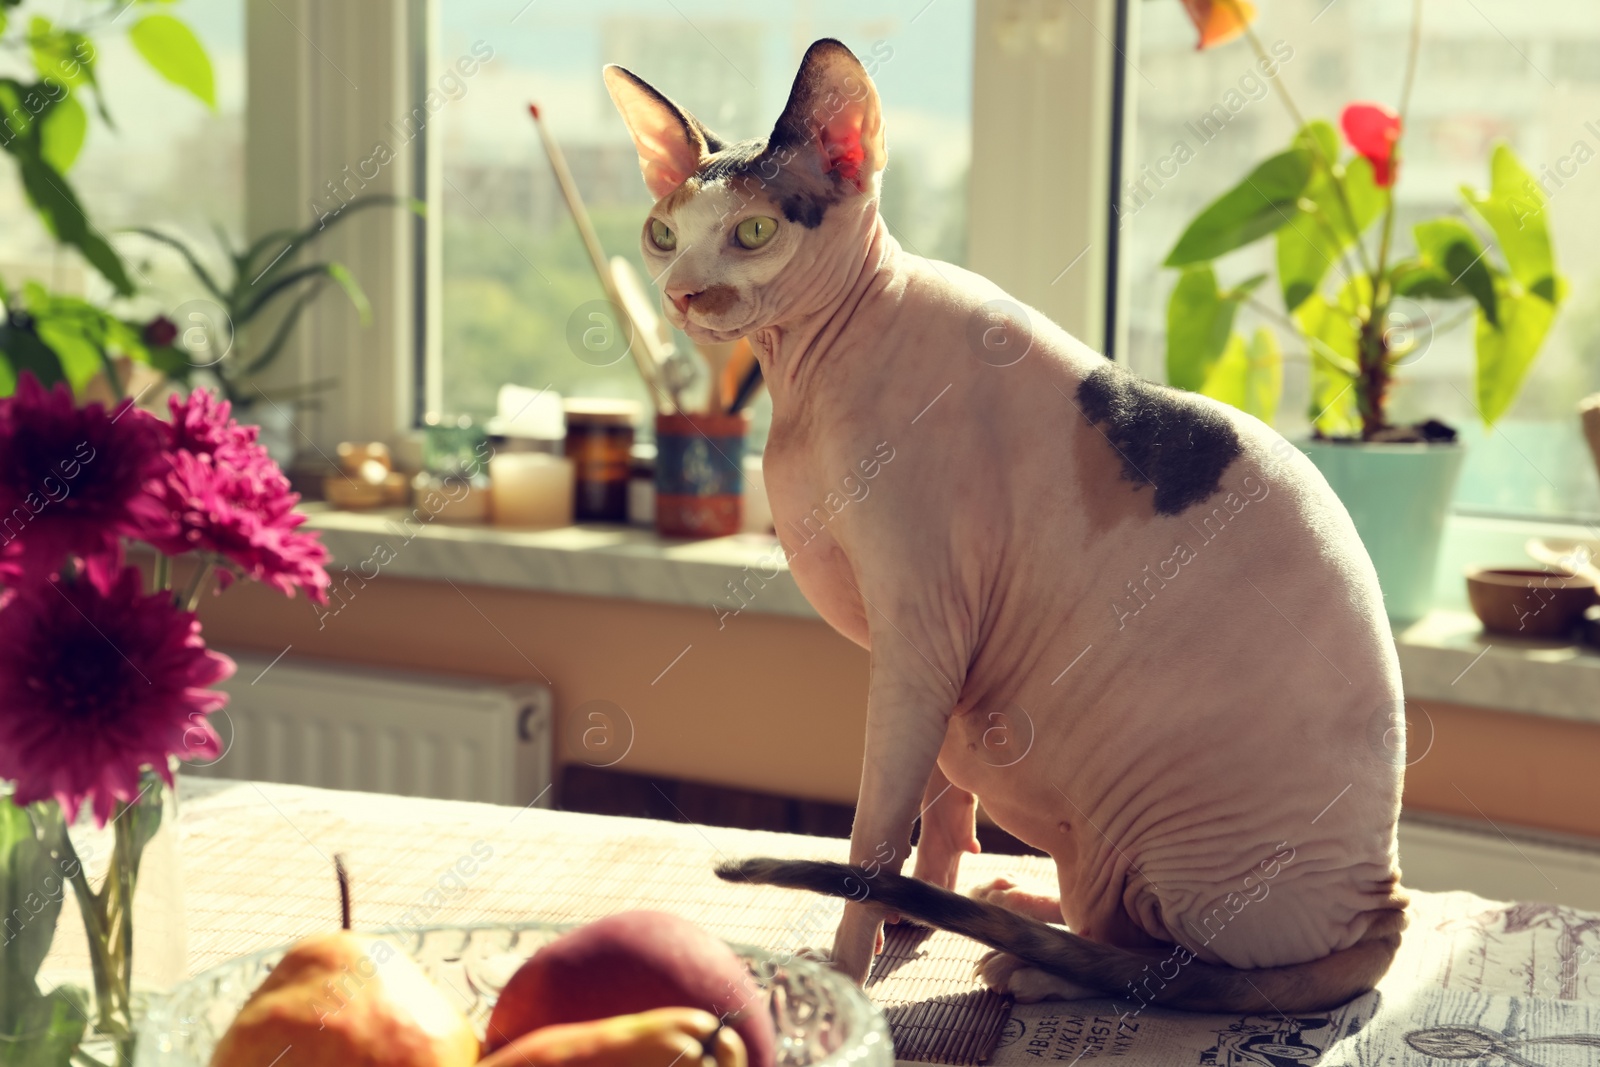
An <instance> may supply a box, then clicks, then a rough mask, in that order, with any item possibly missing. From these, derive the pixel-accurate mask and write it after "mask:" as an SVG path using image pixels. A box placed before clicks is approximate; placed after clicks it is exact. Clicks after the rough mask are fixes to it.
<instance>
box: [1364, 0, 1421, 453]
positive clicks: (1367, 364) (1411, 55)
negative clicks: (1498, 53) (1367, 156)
mask: <svg viewBox="0 0 1600 1067" xmlns="http://www.w3.org/2000/svg"><path fill="white" fill-rule="evenodd" d="M1421 51H1422V0H1414V3H1413V5H1412V9H1411V40H1410V43H1409V44H1408V46H1407V49H1406V72H1405V75H1404V76H1403V78H1402V80H1401V83H1400V112H1399V114H1400V131H1399V134H1398V135H1397V137H1396V140H1395V144H1394V149H1393V151H1394V154H1395V165H1398V163H1399V158H1400V142H1401V141H1402V140H1404V138H1405V135H1406V112H1407V110H1408V109H1409V108H1410V107H1411V89H1412V86H1413V85H1415V84H1416V78H1417V56H1418V54H1419V53H1420V52H1421ZM1384 192H1385V194H1386V195H1387V200H1386V202H1385V203H1384V206H1383V234H1382V236H1381V237H1379V239H1378V269H1377V271H1376V272H1375V273H1374V274H1373V275H1372V309H1371V314H1372V317H1371V319H1370V320H1368V322H1366V323H1365V324H1363V327H1362V330H1361V335H1362V341H1361V344H1360V346H1359V348H1358V353H1359V355H1360V357H1361V372H1362V394H1363V395H1362V397H1361V422H1362V436H1363V437H1368V438H1370V437H1371V436H1372V435H1373V434H1374V433H1375V432H1377V431H1378V430H1381V429H1382V428H1383V427H1384V426H1386V425H1388V421H1389V420H1388V412H1387V410H1386V409H1387V408H1388V393H1389V379H1390V377H1391V376H1392V368H1390V366H1389V352H1388V342H1387V341H1386V340H1384V337H1383V317H1384V316H1385V315H1387V314H1388V312H1389V300H1390V298H1391V296H1392V293H1391V292H1390V285H1389V274H1388V271H1389V248H1390V244H1391V242H1392V240H1393V237H1394V215H1395V197H1394V182H1393V181H1391V182H1390V183H1389V187H1388V188H1387V189H1385V190H1384ZM1369 394H1370V395H1369Z"/></svg>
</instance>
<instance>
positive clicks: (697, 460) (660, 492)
mask: <svg viewBox="0 0 1600 1067" xmlns="http://www.w3.org/2000/svg"><path fill="white" fill-rule="evenodd" d="M749 429H750V417H749V416H748V415H747V414H745V413H744V412H740V413H738V414H736V415H725V414H722V413H720V412H719V413H714V414H703V415H687V414H680V415H657V416H656V532H657V533H659V534H660V535H661V536H662V537H728V536H730V535H732V534H736V533H738V532H739V523H740V520H741V517H742V514H743V507H742V502H743V489H744V469H743V464H744V440H745V435H746V433H748V432H749Z"/></svg>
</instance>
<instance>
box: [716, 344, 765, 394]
mask: <svg viewBox="0 0 1600 1067" xmlns="http://www.w3.org/2000/svg"><path fill="white" fill-rule="evenodd" d="M755 361H756V350H755V348H754V346H752V345H751V344H750V338H748V337H741V338H739V340H738V342H737V343H736V344H735V345H734V348H733V352H732V353H731V354H730V355H729V356H728V362H727V363H726V364H724V365H723V368H722V381H721V383H720V389H719V391H718V393H717V396H716V398H715V400H716V402H715V403H713V404H712V405H711V410H712V411H726V410H728V405H730V404H732V403H733V398H734V397H736V396H738V395H739V383H740V382H742V381H744V376H745V375H746V374H748V373H749V371H750V368H751V366H753V365H754V364H755Z"/></svg>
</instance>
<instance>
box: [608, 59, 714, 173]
mask: <svg viewBox="0 0 1600 1067" xmlns="http://www.w3.org/2000/svg"><path fill="white" fill-rule="evenodd" d="M604 73H605V79H606V91H607V92H609V93H610V94H611V102H612V103H614V104H616V105H617V110H618V111H620V112H621V113H622V121H623V122H625V123H627V126H628V132H629V133H630V134H632V135H633V145H634V147H635V148H636V149H637V150H638V152H639V170H640V171H641V172H642V173H643V174H644V184H645V186H646V187H647V188H649V190H650V195H651V196H653V197H655V198H656V199H657V200H660V199H661V198H662V197H664V196H666V195H667V194H668V193H670V192H672V190H674V189H676V188H677V187H678V186H680V185H682V184H683V183H684V181H685V179H687V178H688V177H689V175H691V174H693V173H694V172H695V169H696V168H697V167H699V166H700V164H701V163H702V162H703V161H704V160H705V158H706V156H707V155H709V154H710V153H711V152H712V151H714V150H715V147H716V146H717V145H718V144H719V142H718V141H717V138H716V136H715V135H714V134H712V133H711V131H710V130H708V129H706V128H705V127H704V126H702V125H701V124H700V122H699V120H697V119H696V118H695V117H694V116H693V115H691V114H689V113H688V112H687V111H685V110H683V108H681V107H679V106H678V105H677V104H674V103H673V102H672V101H671V100H668V99H667V98H666V97H665V96H663V95H662V94H661V93H659V92H657V91H656V90H655V89H653V88H651V87H650V85H649V83H648V82H646V81H645V80H644V79H643V78H641V77H639V76H638V75H637V74H635V73H633V72H632V71H630V70H625V69H624V68H622V67H619V66H617V65H616V64H615V63H611V64H608V65H607V66H606V68H605V71H604Z"/></svg>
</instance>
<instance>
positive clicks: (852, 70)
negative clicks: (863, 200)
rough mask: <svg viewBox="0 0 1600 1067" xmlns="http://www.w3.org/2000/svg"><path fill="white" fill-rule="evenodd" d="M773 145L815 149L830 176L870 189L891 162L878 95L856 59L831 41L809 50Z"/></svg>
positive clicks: (771, 143)
mask: <svg viewBox="0 0 1600 1067" xmlns="http://www.w3.org/2000/svg"><path fill="white" fill-rule="evenodd" d="M769 145H770V146H774V147H779V148H792V149H797V150H806V149H814V150H815V151H816V152H817V153H818V156H819V158H820V162H821V165H822V169H823V171H824V172H825V173H831V174H837V175H839V177H841V178H843V179H844V180H846V181H848V182H850V183H851V184H852V185H854V186H855V187H856V188H857V189H861V190H863V191H864V190H865V189H866V188H867V186H868V185H869V184H870V183H871V181H872V178H873V176H874V175H876V174H877V173H878V172H879V171H881V170H882V169H883V167H884V164H885V163H886V162H887V161H888V159H887V153H886V151H885V150H884V146H883V109H882V106H881V105H880V104H879V102H878V90H877V88H876V87H874V86H873V84H872V79H871V78H870V77H868V75H867V70H866V68H865V67H863V66H862V65H861V61H860V60H858V59H857V58H856V57H855V53H853V52H851V51H850V49H848V48H846V47H845V46H844V45H843V44H840V43H839V42H838V41H835V40H833V39H831V38H824V39H823V40H820V41H818V42H817V43H815V44H813V45H812V46H811V47H810V48H808V49H806V57H805V58H804V59H802V60H801V61H800V73H798V74H796V75H795V78H794V88H792V89H791V90H789V103H788V105H787V106H786V107H784V109H783V115H782V117H781V118H779V119H778V125H777V126H776V127H774V129H773V131H772V138H771V140H770V141H769Z"/></svg>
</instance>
